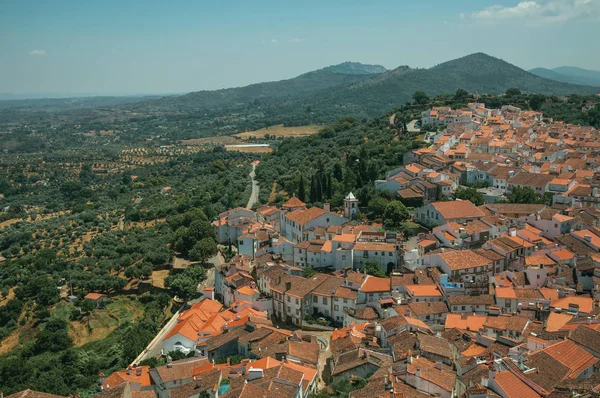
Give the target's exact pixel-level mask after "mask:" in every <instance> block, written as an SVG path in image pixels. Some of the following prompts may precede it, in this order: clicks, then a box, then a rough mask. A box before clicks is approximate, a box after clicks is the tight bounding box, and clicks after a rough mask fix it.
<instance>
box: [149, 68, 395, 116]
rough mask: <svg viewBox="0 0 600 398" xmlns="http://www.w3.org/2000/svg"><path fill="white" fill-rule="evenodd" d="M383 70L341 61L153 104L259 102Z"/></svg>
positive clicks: (190, 106)
mask: <svg viewBox="0 0 600 398" xmlns="http://www.w3.org/2000/svg"><path fill="white" fill-rule="evenodd" d="M385 70H386V69H385V68H384V67H383V66H380V65H364V64H361V63H358V62H344V63H342V64H339V65H333V66H329V67H326V68H323V69H319V70H316V71H312V72H308V73H304V74H302V75H300V76H297V77H294V78H292V79H287V80H280V81H275V82H266V83H256V84H251V85H249V86H245V87H235V88H227V89H222V90H216V91H197V92H192V93H189V94H186V95H182V96H179V97H169V98H163V99H161V100H159V101H156V102H155V103H154V104H153V105H154V106H157V107H173V108H176V109H198V108H209V109H215V108H219V107H226V106H239V105H245V104H248V103H255V104H260V103H261V101H262V100H271V99H278V98H285V97H296V96H302V95H306V94H309V93H312V92H316V91H319V90H324V89H327V88H330V87H335V86H339V85H345V84H350V83H354V82H357V81H359V80H363V79H368V78H370V77H373V76H374V75H376V74H378V73H381V72H382V71H385Z"/></svg>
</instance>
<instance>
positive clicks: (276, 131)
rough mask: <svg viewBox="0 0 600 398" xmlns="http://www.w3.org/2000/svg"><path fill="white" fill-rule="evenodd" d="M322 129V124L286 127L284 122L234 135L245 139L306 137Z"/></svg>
mask: <svg viewBox="0 0 600 398" xmlns="http://www.w3.org/2000/svg"><path fill="white" fill-rule="evenodd" d="M320 129H321V126H317V125H309V126H293V127H286V126H284V125H283V124H278V125H275V126H269V127H265V128H262V129H259V130H254V131H246V132H243V133H239V134H236V135H235V136H234V137H238V138H241V139H243V140H250V139H253V138H254V139H262V138H265V135H267V134H268V135H269V136H270V137H276V138H291V137H306V136H309V135H312V134H315V133H317V132H318V131H319V130H320Z"/></svg>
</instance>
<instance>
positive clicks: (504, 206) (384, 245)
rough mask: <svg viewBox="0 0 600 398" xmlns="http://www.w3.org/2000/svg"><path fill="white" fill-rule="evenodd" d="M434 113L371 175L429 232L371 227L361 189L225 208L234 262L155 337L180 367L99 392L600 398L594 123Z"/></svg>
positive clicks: (505, 110) (225, 233) (223, 223)
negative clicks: (408, 144)
mask: <svg viewBox="0 0 600 398" xmlns="http://www.w3.org/2000/svg"><path fill="white" fill-rule="evenodd" d="M420 123H421V125H422V126H429V127H428V129H431V130H432V132H428V133H427V134H426V137H425V139H426V141H427V142H428V145H427V146H425V147H423V148H420V149H416V150H412V151H410V152H407V153H405V154H404V157H403V160H404V162H403V163H404V165H403V166H401V167H398V168H397V169H394V170H390V171H389V172H388V173H387V175H386V176H385V179H381V180H377V181H376V182H375V185H376V189H377V190H379V191H385V192H388V193H390V194H391V195H394V196H395V197H396V198H397V199H398V200H400V201H401V202H402V203H403V204H404V205H405V206H406V207H407V209H408V211H409V213H410V217H411V219H412V221H413V222H415V223H418V224H420V225H421V226H422V232H420V233H418V234H417V235H416V236H412V237H406V236H404V234H402V233H399V232H395V231H388V230H385V229H384V228H383V226H382V224H380V223H375V222H366V221H365V220H364V219H363V218H361V217H360V214H361V211H362V210H363V209H365V207H366V204H364V203H360V202H359V200H358V199H357V198H356V197H355V195H354V194H353V193H352V192H348V193H347V195H346V196H345V199H344V206H343V208H339V209H334V208H331V206H330V205H329V204H327V203H325V204H324V205H323V208H320V207H308V206H307V205H306V204H305V203H303V202H302V201H301V200H300V199H299V198H298V197H296V196H290V197H289V199H287V200H286V201H285V202H284V203H283V204H281V205H280V206H274V205H264V206H259V207H258V208H256V209H255V210H252V209H248V208H242V207H239V208H234V209H231V210H229V211H226V212H224V213H222V214H220V215H219V216H218V217H216V218H215V220H214V221H213V226H214V228H215V233H216V237H217V240H218V242H219V244H220V245H221V247H223V248H231V250H232V251H233V252H234V253H235V254H234V255H233V257H231V260H230V261H227V262H225V263H223V264H221V265H218V266H216V267H215V268H214V269H213V270H211V272H212V275H211V277H210V278H209V279H210V282H209V283H205V284H203V285H201V286H200V287H199V289H200V291H199V293H200V294H201V297H200V298H199V299H196V300H193V301H192V302H190V303H189V304H187V305H185V306H184V307H183V308H182V309H181V310H180V311H178V312H177V313H176V314H175V315H174V317H173V319H172V322H170V323H168V324H167V326H166V328H165V329H164V330H163V331H161V334H159V336H157V339H156V340H157V341H156V342H154V343H155V344H156V345H157V346H158V347H159V350H158V351H157V352H155V353H154V354H155V355H156V356H157V357H161V358H164V360H165V361H166V362H164V363H163V364H162V365H159V366H156V367H151V366H140V365H138V362H134V363H132V364H131V366H129V367H128V368H127V369H123V370H120V371H117V372H114V373H112V374H110V375H103V374H101V375H100V376H99V383H98V388H99V391H100V393H99V394H98V395H97V396H98V397H102V396H107V397H134V398H135V397H138V398H145V397H154V396H158V397H160V398H163V397H167V398H168V397H172V398H188V397H215V398H216V397H258V396H260V397H290V398H292V397H308V396H310V395H311V394H313V395H314V394H318V393H319V392H320V391H323V390H324V389H325V388H326V386H338V387H339V388H342V387H340V386H342V385H343V383H344V382H345V381H346V382H347V381H348V380H350V381H351V382H360V381H362V384H361V385H360V388H354V389H353V391H352V392H350V393H349V396H350V397H353V398H361V397H388V396H391V397H430V396H435V397H443V398H450V397H477V398H479V397H497V396H500V397H507V398H512V397H515V398H516V397H540V396H541V397H563V396H565V397H566V396H582V397H583V396H595V395H596V394H599V393H600V389H599V388H598V386H599V385H600V373H599V372H598V368H599V365H600V319H599V318H598V315H599V314H600V308H599V305H598V302H599V299H600V292H599V291H598V285H599V283H600V226H599V220H600V212H599V211H598V205H599V204H600V193H599V191H598V182H597V178H596V177H597V175H598V174H597V170H598V168H599V167H600V165H599V163H598V158H597V157H596V156H595V153H596V151H597V149H598V148H600V141H598V137H599V134H598V131H597V130H595V129H594V128H592V127H581V126H575V125H569V124H565V123H563V122H560V121H554V120H549V119H547V118H545V117H544V115H543V114H542V113H541V112H535V111H522V110H521V109H519V108H517V107H514V106H503V107H501V108H499V109H489V108H486V106H485V104H483V103H469V104H468V107H467V108H465V109H451V108H450V107H434V108H432V109H429V110H427V111H425V112H423V114H422V118H421V120H420ZM463 196H468V199H467V198H466V197H464V198H461V197H463ZM523 197H527V199H520V198H523ZM515 198H516V199H515ZM100 296H101V295H100ZM100 296H94V297H89V298H90V299H93V300H98V299H101V297H100ZM175 354H177V355H175ZM147 357H148V353H147V352H146V353H142V355H141V356H140V358H139V359H147ZM15 396H17V395H15ZM18 396H19V397H26V396H28V395H27V394H23V395H18ZM314 396H319V395H314Z"/></svg>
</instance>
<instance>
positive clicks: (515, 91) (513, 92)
mask: <svg viewBox="0 0 600 398" xmlns="http://www.w3.org/2000/svg"><path fill="white" fill-rule="evenodd" d="M519 95H521V90H519V89H518V88H514V87H512V88H509V89H508V90H506V96H507V97H517V96H519Z"/></svg>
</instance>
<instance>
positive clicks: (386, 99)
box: [307, 53, 600, 115]
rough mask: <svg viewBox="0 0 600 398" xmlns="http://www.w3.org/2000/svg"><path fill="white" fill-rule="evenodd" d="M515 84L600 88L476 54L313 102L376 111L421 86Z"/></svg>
mask: <svg viewBox="0 0 600 398" xmlns="http://www.w3.org/2000/svg"><path fill="white" fill-rule="evenodd" d="M511 87H518V88H519V89H521V91H523V92H527V93H539V94H546V95H568V94H572V93H577V94H595V93H598V92H600V90H599V89H598V88H595V87H589V86H581V85H572V84H566V83H561V82H556V81H554V80H549V79H544V78H541V77H539V76H535V75H533V74H531V73H528V72H526V71H524V70H523V69H520V68H518V67H516V66H514V65H511V64H509V63H508V62H505V61H503V60H500V59H497V58H494V57H491V56H489V55H486V54H482V53H477V54H472V55H469V56H466V57H463V58H459V59H456V60H452V61H448V62H445V63H442V64H439V65H437V66H434V67H432V68H430V69H410V68H408V67H400V68H397V69H394V70H390V71H388V72H386V73H383V74H381V75H379V76H376V77H374V78H371V79H367V80H364V81H361V82H358V83H354V84H351V85H347V86H343V87H335V88H332V89H330V90H326V91H322V92H319V93H317V94H315V95H314V96H312V97H311V98H310V100H312V101H314V103H315V106H318V107H329V108H331V107H333V108H335V107H344V109H346V110H348V111H349V112H348V113H349V114H357V115H358V114H360V115H373V114H376V113H377V112H378V111H381V110H384V109H389V108H392V107H394V106H398V105H401V104H403V103H405V102H406V101H410V100H411V96H412V94H413V93H414V92H415V91H418V90H421V91H425V92H426V93H427V94H428V95H429V96H435V95H439V94H443V93H452V92H454V91H456V90H457V89H459V88H463V89H465V90H467V91H469V92H477V93H480V94H483V93H488V94H494V93H496V94H497V93H503V92H505V91H506V90H507V89H508V88H511ZM307 100H308V99H307Z"/></svg>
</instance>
